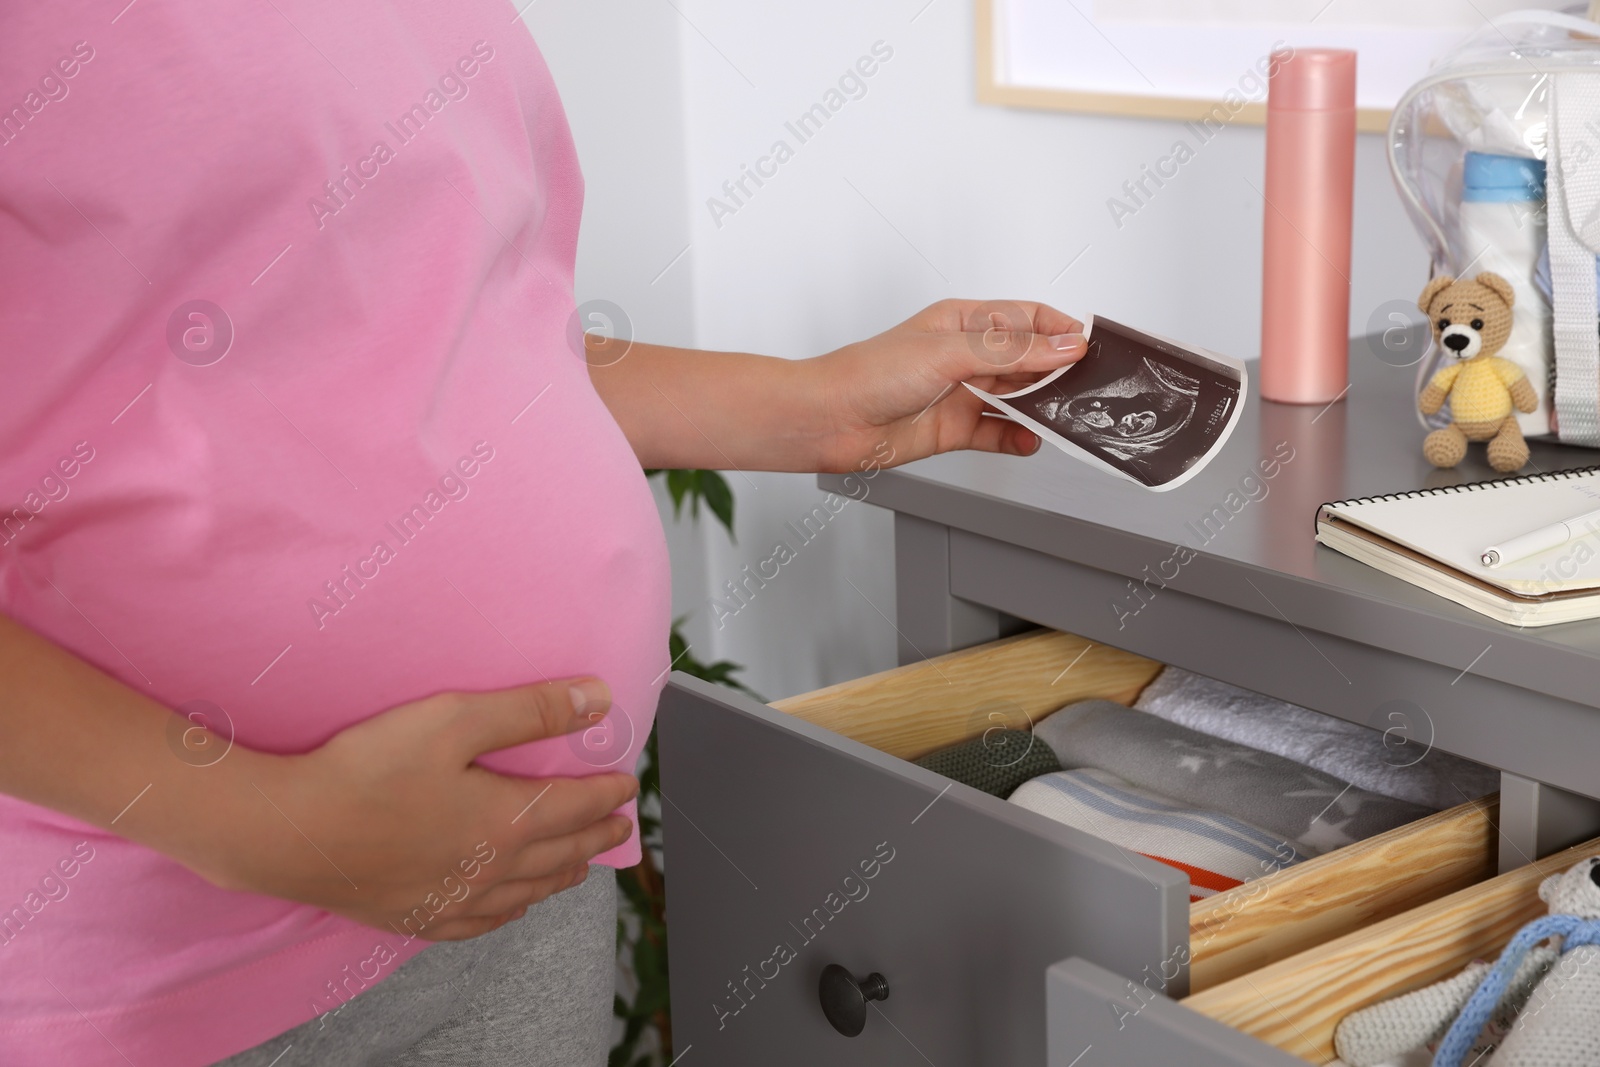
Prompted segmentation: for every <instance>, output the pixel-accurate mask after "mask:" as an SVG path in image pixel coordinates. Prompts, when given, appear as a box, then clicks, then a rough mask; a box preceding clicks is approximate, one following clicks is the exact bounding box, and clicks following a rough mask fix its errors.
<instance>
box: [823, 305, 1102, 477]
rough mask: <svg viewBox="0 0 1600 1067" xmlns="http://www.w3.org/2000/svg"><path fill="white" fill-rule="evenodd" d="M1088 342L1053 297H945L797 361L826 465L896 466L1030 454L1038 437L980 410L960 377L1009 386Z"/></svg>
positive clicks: (1062, 361)
mask: <svg viewBox="0 0 1600 1067" xmlns="http://www.w3.org/2000/svg"><path fill="white" fill-rule="evenodd" d="M1085 351H1086V346H1085V343H1084V339H1083V323H1081V322H1079V321H1078V320H1077V319H1074V318H1072V317H1071V316H1069V315H1066V314H1063V313H1062V312H1060V311H1057V310H1056V309H1055V308H1052V307H1049V306H1048V305H1045V304H1030V303H1012V302H1005V301H991V302H987V303H979V302H978V301H975V300H944V301H940V302H939V303H937V304H934V305H933V306H931V307H929V308H927V309H925V310H923V311H922V312H920V313H918V314H917V315H914V316H912V317H911V318H909V319H907V320H906V321H905V322H903V323H901V324H900V325H899V326H896V327H894V328H893V329H891V330H888V331H886V332H884V333H881V334H879V335H878V336H876V337H871V338H868V339H867V340H865V341H859V342H857V343H855V344H852V345H846V346H845V347H844V348H841V349H838V350H837V351H834V352H830V353H828V354H827V355H825V356H818V357H817V358H815V359H811V360H806V361H804V363H802V364H800V365H799V366H798V367H797V368H796V370H797V372H798V373H800V374H802V375H803V376H804V381H805V382H806V383H808V384H806V385H805V386H803V387H802V388H804V389H805V390H806V391H807V392H806V395H807V396H808V397H809V398H810V399H811V400H812V401H813V403H814V405H815V407H816V412H817V420H818V421H817V423H816V427H815V429H814V430H813V431H812V432H813V433H814V434H815V435H816V436H817V437H818V438H819V444H818V446H817V450H818V455H819V469H820V470H824V471H851V470H855V469H857V468H858V466H859V465H860V464H861V463H862V462H865V461H873V462H878V463H880V464H881V465H884V466H893V465H896V464H900V463H909V462H911V461H912V460H915V459H921V458H923V457H924V456H931V455H934V454H936V453H939V452H949V451H952V450H955V449H961V448H971V449H977V450H979V451H983V452H1006V453H1009V454H1012V455H1018V456H1026V455H1030V454H1032V453H1033V452H1035V451H1036V450H1037V449H1038V448H1039V438H1038V437H1037V436H1036V435H1035V434H1033V433H1032V432H1031V431H1029V430H1028V429H1026V428H1025V427H1022V426H1019V425H1017V424H1016V423H1014V422H1011V421H1009V420H1007V419H999V418H985V417H983V414H982V413H983V412H984V411H985V410H986V406H985V404H984V403H983V401H981V400H979V399H978V398H977V397H976V396H974V395H972V393H971V392H969V391H968V390H966V389H964V388H962V387H961V383H963V382H971V383H972V384H973V385H975V386H977V387H978V388H979V389H982V390H984V391H985V392H990V393H1004V392H1009V391H1011V390H1015V389H1020V388H1022V387H1023V386H1026V385H1029V384H1032V383H1033V382H1035V381H1038V380H1039V378H1041V377H1042V376H1044V375H1045V374H1047V373H1049V372H1050V371H1053V370H1055V369H1057V368H1058V367H1062V366H1064V365H1066V364H1068V363H1072V362H1075V361H1077V360H1078V359H1081V358H1082V357H1083V354H1084V352H1085ZM885 445H887V446H888V448H887V449H886V448H884V446H885ZM890 449H892V451H889V450H890ZM885 454H887V455H891V456H892V457H893V459H892V461H889V462H884V461H883V456H884V455H885Z"/></svg>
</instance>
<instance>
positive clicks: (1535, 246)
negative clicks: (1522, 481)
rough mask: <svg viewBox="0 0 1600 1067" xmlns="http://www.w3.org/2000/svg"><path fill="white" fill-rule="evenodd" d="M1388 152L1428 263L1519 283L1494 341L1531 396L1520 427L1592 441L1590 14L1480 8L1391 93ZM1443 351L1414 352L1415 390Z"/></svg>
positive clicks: (1443, 419)
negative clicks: (1449, 47) (1414, 79)
mask: <svg viewBox="0 0 1600 1067" xmlns="http://www.w3.org/2000/svg"><path fill="white" fill-rule="evenodd" d="M1389 165H1390V167H1391V169H1392V170H1393V173H1394V178H1395V183H1396V184H1397V185H1398V186H1399V189H1400V195H1401V199H1402V200H1404V201H1405V204H1406V208H1407V210H1408V211H1409V212H1410V214H1411V217H1412V219H1413V220H1414V221H1415V223H1416V225H1417V228H1418V230H1420V231H1421V233H1422V235H1423V238H1424V239H1425V240H1426V241H1427V243H1428V246H1429V248H1430V250H1431V252H1432V257H1433V272H1434V273H1435V274H1439V273H1448V274H1451V275H1454V276H1456V277H1471V276H1474V275H1476V274H1478V273H1479V272H1481V271H1494V272H1495V273H1496V274H1499V275H1501V276H1503V277H1504V278H1505V279H1506V280H1507V281H1509V282H1510V283H1511V286H1512V288H1513V289H1514V290H1515V293H1516V300H1515V305H1514V308H1513V322H1514V325H1513V327H1512V332H1511V337H1510V339H1509V340H1508V341H1507V342H1506V345H1505V347H1504V348H1503V349H1502V350H1501V351H1500V353H1499V355H1501V356H1503V357H1505V358H1507V359H1510V360H1511V361H1513V362H1514V363H1516V364H1517V365H1518V366H1520V367H1521V368H1522V370H1523V371H1524V372H1525V373H1526V374H1527V376H1528V380H1529V382H1531V383H1532V385H1533V387H1534V391H1535V393H1536V394H1537V395H1538V398H1539V406H1538V408H1536V409H1535V410H1534V411H1533V412H1531V413H1528V414H1519V415H1518V420H1519V422H1520V423H1521V426H1522V431H1523V433H1524V434H1525V435H1527V436H1530V437H1541V436H1554V437H1558V438H1559V439H1560V440H1562V441H1564V442H1567V443H1570V444H1580V445H1588V446H1591V447H1600V301H1597V297H1596V292H1597V280H1600V276H1597V268H1596V264H1597V259H1596V257H1597V255H1600V23H1596V22H1591V21H1589V20H1588V19H1586V18H1582V17H1579V15H1577V14H1575V13H1574V14H1563V13H1558V12H1552V11H1518V12H1512V13H1510V14H1506V15H1502V16H1500V17H1498V18H1495V19H1493V20H1490V21H1489V22H1487V23H1486V24H1485V25H1484V27H1483V28H1482V29H1481V30H1480V31H1478V32H1476V33H1474V34H1473V35H1472V36H1471V37H1469V38H1467V39H1466V40H1465V41H1463V42H1462V43H1461V44H1460V45H1459V46H1458V47H1457V48H1455V49H1454V50H1453V51H1451V52H1450V53H1448V54H1447V55H1445V56H1444V57H1443V58H1441V59H1440V60H1439V61H1438V62H1437V63H1435V64H1434V66H1433V68H1432V70H1431V71H1430V72H1429V73H1428V76H1427V77H1425V78H1423V79H1422V80H1421V81H1420V82H1418V83H1417V84H1416V85H1414V86H1412V87H1411V89H1410V90H1408V91H1407V92H1406V94H1405V95H1404V96H1403V97H1402V98H1401V100H1400V102H1399V103H1398V104H1397V105H1396V106H1395V109H1394V116H1393V118H1392V119H1391V120H1390V124H1389ZM1417 289H1418V291H1419V292H1420V291H1421V289H1422V284H1421V281H1420V280H1419V283H1418V286H1417ZM1445 355H1446V354H1445V353H1443V352H1442V351H1441V350H1440V349H1439V347H1438V346H1437V345H1435V346H1433V347H1432V348H1431V349H1430V350H1429V351H1428V353H1427V355H1426V356H1425V357H1424V358H1423V359H1422V360H1421V362H1420V363H1419V364H1418V367H1417V390H1418V392H1419V393H1420V392H1421V390H1422V388H1423V386H1424V385H1426V383H1427V382H1428V380H1429V379H1431V378H1432V376H1433V373H1434V371H1436V370H1437V369H1438V368H1439V367H1440V365H1441V364H1442V362H1443V359H1444V357H1445ZM1448 420H1449V412H1448V409H1447V410H1446V411H1444V412H1441V413H1440V415H1438V416H1435V417H1433V418H1425V419H1424V420H1423V421H1424V423H1425V424H1427V425H1430V426H1439V425H1445V424H1447V423H1448Z"/></svg>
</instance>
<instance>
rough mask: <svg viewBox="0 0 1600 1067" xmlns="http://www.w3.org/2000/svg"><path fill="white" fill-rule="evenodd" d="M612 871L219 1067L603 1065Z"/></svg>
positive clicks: (595, 872) (422, 959) (439, 947)
mask: <svg viewBox="0 0 1600 1067" xmlns="http://www.w3.org/2000/svg"><path fill="white" fill-rule="evenodd" d="M616 892H617V890H616V872H615V871H613V870H612V869H611V868H610V867H590V868H589V877H588V878H587V879H585V880H584V882H583V884H582V885H580V886H578V887H576V888H575V889H570V890H568V891H567V892H565V893H558V894H557V895H555V896H553V897H550V898H549V899H548V900H544V901H541V902H540V903H538V904H536V905H534V906H533V907H531V908H529V909H528V914H527V915H524V916H523V917H522V918H521V919H519V920H518V921H516V922H514V923H507V924H506V925H505V926H502V927H501V928H500V929H498V930H496V931H494V932H493V933H489V934H485V935H484V936H482V937H477V938H473V939H472V940H471V941H444V942H440V943H439V944H436V945H432V946H430V947H429V948H428V949H426V950H425V951H424V952H422V953H421V954H420V955H417V956H414V957H412V958H411V959H409V960H407V961H406V962H404V963H402V964H401V965H400V966H399V967H397V968H395V971H394V973H393V974H391V975H390V976H389V977H388V978H386V979H385V980H383V981H382V982H379V983H378V984H377V985H375V986H373V987H372V988H371V989H369V990H367V991H366V992H364V993H362V994H360V995H359V996H356V997H353V998H351V999H350V1000H349V1001H347V1002H346V1003H345V1005H344V1007H342V1008H340V1009H339V1011H338V1013H337V1014H330V1015H328V1016H326V1017H324V1018H321V1019H312V1020H311V1021H310V1022H308V1023H304V1024H302V1025H300V1026H297V1027H295V1028H294V1029H293V1030H290V1031H288V1032H287V1033H284V1034H279V1035H278V1036H277V1037H275V1038H273V1039H272V1040H270V1041H267V1042H265V1043H264V1044H261V1045H257V1046H256V1047H255V1048H251V1049H246V1050H245V1051H243V1052H241V1053H239V1054H238V1055H236V1056H230V1057H228V1058H227V1059H225V1060H222V1061H221V1062H220V1063H218V1064H217V1065H216V1067H314V1065H315V1067H322V1065H325V1064H339V1065H341V1067H343V1065H347V1064H348V1065H350V1067H425V1065H427V1067H445V1065H455V1064H461V1065H463V1067H465V1065H471V1067H512V1065H516V1067H600V1065H603V1064H604V1063H605V1062H606V1053H607V1047H608V1046H609V1044H610V1039H611V1018H612V1015H611V1001H612V992H613V989H614V986H615V976H616V939H617V897H616Z"/></svg>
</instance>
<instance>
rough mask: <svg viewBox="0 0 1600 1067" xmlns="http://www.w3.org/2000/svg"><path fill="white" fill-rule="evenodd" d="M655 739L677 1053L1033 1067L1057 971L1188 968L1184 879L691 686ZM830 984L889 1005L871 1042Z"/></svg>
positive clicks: (669, 709)
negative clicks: (843, 980)
mask: <svg viewBox="0 0 1600 1067" xmlns="http://www.w3.org/2000/svg"><path fill="white" fill-rule="evenodd" d="M659 722H660V751H661V769H662V787H663V795H664V797H665V798H666V802H665V803H664V804H663V809H664V810H663V813H662V816H663V820H664V824H665V834H666V838H667V842H668V844H667V883H668V887H669V888H668V901H667V910H668V916H669V919H668V922H669V927H670V930H671V960H672V963H671V975H672V1002H673V1034H674V1042H673V1043H674V1048H675V1050H676V1051H678V1052H682V1051H683V1050H686V1049H688V1048H690V1047H692V1048H693V1049H694V1052H693V1056H694V1062H695V1063H697V1064H707V1065H710V1064H723V1065H730V1067H731V1065H738V1067H746V1065H748V1064H751V1063H761V1064H764V1065H774V1067H778V1065H788V1064H793V1065H795V1067H802V1065H803V1067H814V1065H815V1064H818V1063H828V1064H839V1065H851V1064H872V1065H874V1067H888V1065H894V1064H907V1065H921V1064H925V1063H927V1062H929V1061H930V1060H931V1062H935V1063H961V1064H985V1065H988V1064H994V1065H1002V1064H1003V1065H1018V1067H1022V1065H1026V1067H1037V1065H1038V1064H1041V1063H1043V1062H1044V1060H1045V989H1044V974H1045V971H1046V969H1047V968H1048V967H1049V966H1050V964H1051V963H1053V962H1055V961H1057V960H1060V959H1062V958H1064V957H1066V956H1074V955H1075V956H1082V957H1084V958H1086V959H1089V960H1092V961H1094V962H1095V963H1097V964H1099V965H1101V966H1103V967H1107V968H1110V969H1111V970H1113V971H1116V972H1119V973H1123V974H1128V975H1137V974H1140V973H1141V972H1143V971H1145V970H1146V969H1148V971H1149V973H1155V972H1156V971H1157V970H1159V968H1160V967H1161V963H1162V961H1163V960H1174V959H1185V958H1186V955H1185V950H1186V946H1187V940H1188V910H1189V909H1188V882H1187V879H1186V878H1185V877H1184V876H1183V875H1182V874H1181V873H1179V872H1177V871H1175V870H1172V869H1170V868H1167V867H1164V866H1162V865H1160V864H1157V863H1154V862H1153V861H1149V860H1145V859H1143V858H1142V857H1137V856H1131V855H1129V854H1127V853H1124V852H1122V851H1121V850H1119V849H1117V848H1116V847H1115V846H1113V845H1110V844H1107V843H1105V842H1102V841H1099V840H1097V839H1095V838H1092V837H1089V836H1088V835H1086V834H1081V833H1079V832H1077V831H1075V830H1072V829H1071V828H1069V827H1066V826H1061V825H1059V824H1055V823H1052V822H1050V821H1049V820H1047V819H1044V818H1042V817H1039V816H1036V815H1034V814H1033V813H1032V812H1027V811H1023V810H1021V809H1019V808H1016V807H1014V806H1013V805H1010V804H1007V803H1006V802H1005V801H1002V800H998V799H996V798H994V797H991V796H987V795H985V794H982V793H979V792H977V791H975V790H971V789H968V788H966V787H965V786H960V785H956V784H954V783H951V782H949V781H947V780H946V779H943V778H941V777H940V776H938V775H935V774H933V773H932V772H929V771H924V770H922V769H921V768H918V767H915V766H912V765H910V764H907V763H904V762H901V761H899V760H897V759H894V758H893V757H890V756H887V755H884V754H883V753H880V752H877V751H875V750H873V749H870V748H868V747H866V746H864V745H861V744H859V743H857V742H854V741H850V740H847V739H845V738H842V737H839V736H838V735H835V734H832V733H830V732H828V731H826V730H823V729H821V728H819V727H815V726H812V725H810V724H808V723H805V722H803V721H800V720H798V719H795V718H793V717H791V716H788V715H785V714H783V713H781V712H778V711H775V710H773V709H771V708H768V707H766V706H765V705H761V704H758V703H756V702H754V701H752V700H749V699H747V698H744V697H741V696H739V695H738V694H735V693H733V692H731V691H730V690H728V689H725V688H721V687H717V686H711V685H707V684H705V683H703V682H699V681H697V680H695V679H691V678H686V677H684V676H681V675H677V676H674V678H673V681H672V684H671V685H670V686H669V687H668V689H667V691H666V693H665V694H663V697H662V702H661V709H660V716H659ZM835 963H836V964H840V965H842V966H844V967H846V968H847V969H849V971H850V972H851V973H852V974H853V975H855V976H856V977H857V978H858V979H860V978H865V977H866V976H867V975H868V974H870V973H873V972H877V973H880V974H882V975H883V976H884V978H885V979H886V980H887V983H888V986H889V996H888V999H887V1000H885V1001H882V1002H881V1003H872V1004H869V1005H868V1010H867V1023H866V1026H865V1029H864V1031H863V1032H862V1033H861V1034H860V1035H859V1036H857V1037H853V1038H847V1037H844V1036H841V1035H840V1034H839V1033H837V1032H836V1031H835V1030H834V1029H833V1028H832V1027H831V1026H830V1025H829V1023H828V1022H827V1021H826V1019H825V1018H824V1016H823V1014H822V1011H821V1008H820V1006H819V1001H818V991H817V987H818V981H819V978H820V976H821V974H822V971H823V969H824V968H825V967H826V966H827V965H829V964H835ZM1186 983H1187V974H1186V973H1180V974H1179V975H1178V977H1177V978H1176V979H1175V981H1174V982H1173V983H1172V984H1171V986H1170V987H1169V990H1168V992H1169V994H1171V995H1181V993H1182V991H1183V989H1182V987H1183V986H1184V985H1186Z"/></svg>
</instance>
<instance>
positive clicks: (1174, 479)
mask: <svg viewBox="0 0 1600 1067" xmlns="http://www.w3.org/2000/svg"><path fill="white" fill-rule="evenodd" d="M1085 332H1086V333H1087V334H1088V342H1089V344H1088V352H1087V353H1086V354H1085V355H1084V357H1083V358H1082V359H1081V360H1079V361H1078V362H1077V363H1074V364H1071V365H1070V366H1067V367H1064V368H1062V369H1061V370H1059V371H1056V372H1055V373H1053V374H1051V375H1049V376H1048V377H1046V378H1045V379H1044V380H1042V381H1040V382H1037V383H1036V384H1034V385H1031V386H1029V387H1027V388H1026V389H1020V390H1018V391H1017V392H1014V393H1006V394H1003V395H1000V396H991V395H990V394H988V393H985V392H983V391H982V390H979V389H973V390H972V391H973V392H974V393H977V394H978V395H979V396H981V397H983V398H984V399H985V400H987V401H988V402H989V403H991V404H993V405H994V406H996V407H998V408H1000V409H1001V410H1003V411H1005V412H1006V413H1008V414H1009V415H1011V416H1012V417H1013V418H1015V419H1016V420H1017V421H1019V422H1021V423H1023V424H1024V425H1026V426H1028V427H1029V428H1030V429H1032V430H1033V431H1034V432H1036V433H1038V434H1039V435H1040V436H1041V437H1043V438H1044V439H1045V440H1047V441H1049V442H1050V443H1051V444H1053V445H1055V446H1056V447H1058V448H1061V449H1062V450H1063V451H1066V452H1069V453H1072V454H1075V455H1079V456H1080V458H1089V459H1091V460H1092V461H1093V462H1094V463H1095V465H1096V466H1100V467H1103V468H1105V469H1108V470H1110V471H1111V472H1113V473H1115V474H1119V475H1121V476H1122V477H1124V478H1127V479H1130V480H1132V481H1135V482H1137V483H1139V484H1140V485H1143V486H1145V487H1146V488H1148V489H1155V490H1163V489H1171V488H1174V487H1175V486H1177V485H1179V484H1181V483H1183V482H1185V481H1188V479H1189V478H1191V477H1193V476H1194V475H1195V474H1196V473H1198V472H1199V470H1200V468H1201V467H1203V466H1205V464H1206V462H1207V461H1208V460H1209V459H1210V458H1211V456H1213V455H1215V454H1216V452H1218V451H1220V450H1221V448H1222V445H1223V443H1224V442H1225V441H1227V439H1228V435H1229V433H1231V432H1232V430H1233V425H1234V422H1235V421H1236V420H1237V416H1238V413H1239V409H1240V407H1241V405H1242V404H1243V401H1244V391H1245V373H1244V365H1243V364H1241V363H1239V362H1238V361H1236V360H1229V359H1227V358H1226V357H1223V356H1217V355H1215V354H1213V353H1208V352H1200V351H1196V350H1194V349H1189V348H1184V347H1182V346H1180V345H1177V344H1174V343H1172V342H1170V341H1165V340H1162V339H1160V338H1157V337H1152V336H1150V335H1149V334H1145V333H1140V332H1139V331H1138V330H1133V329H1129V328H1128V327H1126V326H1123V325H1121V324H1119V323H1115V322H1112V321H1111V320H1109V319H1102V318H1096V319H1092V320H1091V322H1090V324H1089V326H1088V327H1087V328H1086V331H1085ZM969 388H971V387H970V386H969Z"/></svg>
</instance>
